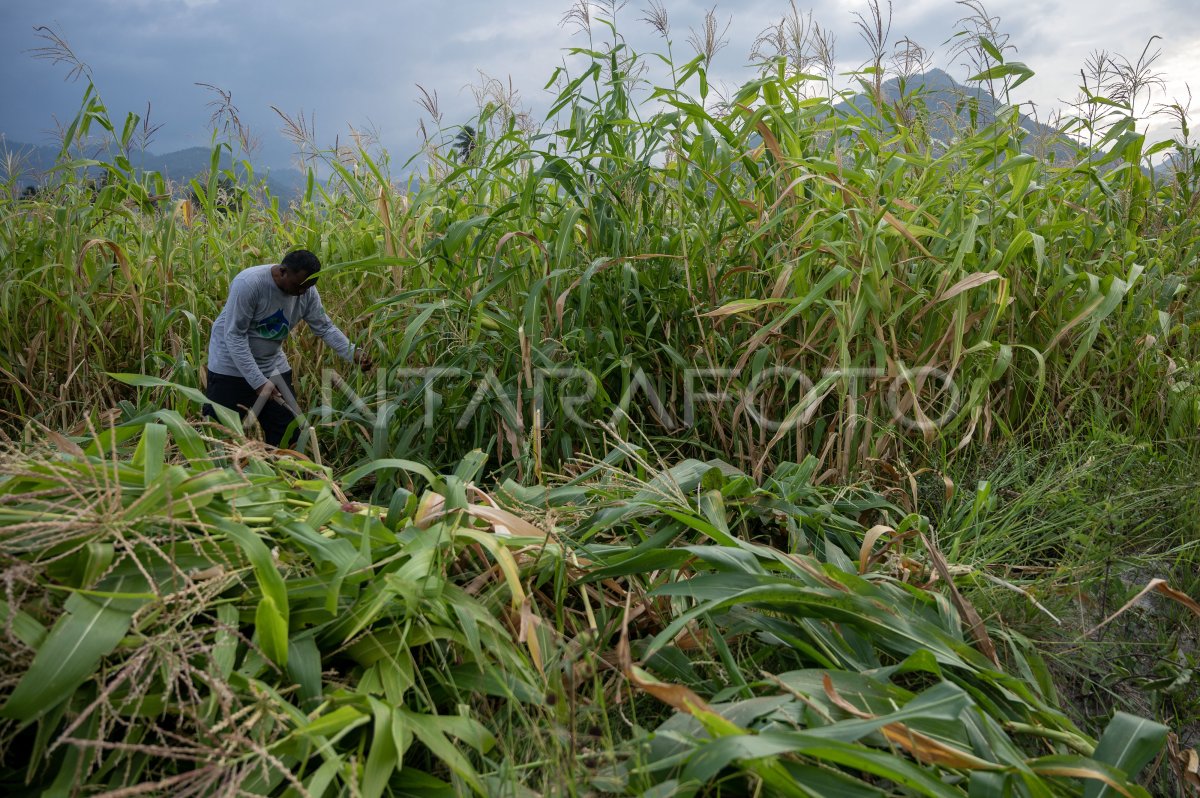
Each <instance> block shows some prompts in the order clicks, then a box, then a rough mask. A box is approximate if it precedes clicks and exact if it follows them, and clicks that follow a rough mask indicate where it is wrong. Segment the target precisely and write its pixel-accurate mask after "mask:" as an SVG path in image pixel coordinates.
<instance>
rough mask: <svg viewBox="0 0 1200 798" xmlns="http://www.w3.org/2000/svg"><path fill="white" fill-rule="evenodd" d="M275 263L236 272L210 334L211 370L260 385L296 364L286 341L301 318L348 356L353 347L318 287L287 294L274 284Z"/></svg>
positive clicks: (343, 356)
mask: <svg viewBox="0 0 1200 798" xmlns="http://www.w3.org/2000/svg"><path fill="white" fill-rule="evenodd" d="M272 268H274V265H273V264H266V265H263V266H251V267H250V268H248V269H245V270H243V271H241V272H239V273H238V274H237V275H236V276H235V277H234V278H233V282H231V283H230V284H229V299H227V300H226V301H225V307H224V308H223V309H222V310H221V315H219V316H217V320H216V321H215V322H214V323H213V329H212V337H211V338H209V340H208V370H209V371H212V372H215V373H217V374H224V375H226V376H230V377H237V376H240V377H242V378H243V379H245V380H246V382H248V383H250V387H252V388H254V389H256V390H257V389H258V388H259V387H261V386H262V385H263V383H265V382H266V381H267V378H268V377H269V376H271V375H273V374H276V373H283V372H286V371H289V370H290V369H291V366H290V365H289V364H288V360H287V355H285V354H284V353H283V342H284V340H285V339H286V338H287V336H288V333H289V332H290V331H291V329H292V327H294V326H295V325H296V324H297V323H299V322H300V321H305V322H307V323H308V326H309V328H311V329H312V331H313V332H314V333H316V334H317V335H318V336H320V337H321V339H322V340H324V341H325V343H327V344H329V345H330V346H331V347H333V350H334V351H335V352H337V354H338V355H339V356H340V357H342V358H343V359H346V360H349V359H350V358H351V356H352V355H353V353H354V347H353V346H352V345H351V343H350V340H349V339H348V338H346V336H345V335H344V334H343V333H342V331H341V330H339V329H338V328H337V327H336V326H334V324H333V322H331V321H330V320H329V317H328V316H327V315H325V308H324V307H323V306H322V305H321V296H320V294H318V293H317V289H316V287H315V286H314V287H312V288H310V289H308V290H307V291H306V292H304V293H303V294H302V295H300V296H292V295H290V294H285V293H284V292H283V291H281V290H279V287H278V286H277V285H275V279H274V278H273V277H272V276H271V269H272Z"/></svg>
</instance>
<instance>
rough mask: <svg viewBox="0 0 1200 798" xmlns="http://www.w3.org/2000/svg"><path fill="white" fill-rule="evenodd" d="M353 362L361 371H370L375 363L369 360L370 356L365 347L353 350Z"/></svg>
mask: <svg viewBox="0 0 1200 798" xmlns="http://www.w3.org/2000/svg"><path fill="white" fill-rule="evenodd" d="M354 362H355V363H357V364H358V367H359V368H360V369H362V370H363V371H370V370H371V369H373V368H375V363H374V362H373V361H372V360H371V356H370V355H368V354H367V350H365V349H355V350H354Z"/></svg>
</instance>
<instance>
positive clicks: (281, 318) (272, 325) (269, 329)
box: [254, 309, 292, 341]
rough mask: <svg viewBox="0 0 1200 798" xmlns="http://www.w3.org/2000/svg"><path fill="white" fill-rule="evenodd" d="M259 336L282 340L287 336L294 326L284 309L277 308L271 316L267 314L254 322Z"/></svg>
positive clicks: (269, 339)
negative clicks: (284, 313)
mask: <svg viewBox="0 0 1200 798" xmlns="http://www.w3.org/2000/svg"><path fill="white" fill-rule="evenodd" d="M254 326H255V328H256V331H257V332H258V334H259V336H260V337H262V338H266V339H267V340H268V341H282V340H283V339H284V338H287V336H288V331H289V330H290V329H291V328H292V326H291V323H290V322H289V321H288V318H287V316H285V315H283V310H282V309H280V310H277V311H275V313H273V314H272V315H270V316H267V317H266V318H265V319H262V320H261V321H257V322H255V324H254Z"/></svg>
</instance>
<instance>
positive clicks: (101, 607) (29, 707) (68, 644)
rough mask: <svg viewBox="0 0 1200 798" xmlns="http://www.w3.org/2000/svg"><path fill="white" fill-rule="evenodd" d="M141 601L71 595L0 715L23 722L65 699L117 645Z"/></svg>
mask: <svg viewBox="0 0 1200 798" xmlns="http://www.w3.org/2000/svg"><path fill="white" fill-rule="evenodd" d="M142 603H144V602H141V601H137V600H130V599H116V598H106V599H102V600H99V601H97V600H94V599H92V598H87V597H84V596H82V595H80V594H78V593H72V594H71V595H70V596H69V597H68V598H67V601H66V604H65V607H64V609H65V612H64V614H63V615H62V617H60V618H59V619H58V621H56V622H55V624H54V627H53V628H52V629H51V630H50V633H49V634H48V635H47V636H46V639H45V640H44V641H43V642H42V644H41V646H39V647H38V650H37V654H35V655H34V658H33V662H32V663H31V664H30V666H29V670H27V671H26V672H25V673H24V675H23V676H22V677H21V680H20V681H19V682H18V683H17V686H16V688H15V689H14V690H13V692H12V695H10V696H9V698H8V701H6V702H5V703H4V706H3V707H0V716H3V717H6V718H12V719H14V720H19V721H21V722H22V723H28V722H29V721H31V720H34V719H35V718H37V717H39V716H41V715H43V714H45V713H46V712H48V711H50V710H51V709H53V708H54V707H55V706H57V705H58V704H59V703H60V702H61V701H63V700H64V699H66V698H67V697H68V696H69V695H70V694H71V693H73V692H74V691H75V689H76V688H77V687H79V685H81V684H83V682H84V681H86V680H87V679H88V677H90V676H91V675H92V674H93V673H94V672H95V670H96V668H97V667H98V666H99V665H100V660H101V659H103V658H104V656H105V655H107V654H109V653H111V652H112V650H113V649H114V648H116V646H117V643H119V642H120V641H121V638H123V637H124V636H125V633H126V632H128V631H129V625H130V623H131V621H132V618H133V612H134V611H135V610H136V609H137V608H138V607H139V606H141V604H142Z"/></svg>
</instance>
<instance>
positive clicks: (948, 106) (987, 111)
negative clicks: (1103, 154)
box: [835, 69, 1076, 163]
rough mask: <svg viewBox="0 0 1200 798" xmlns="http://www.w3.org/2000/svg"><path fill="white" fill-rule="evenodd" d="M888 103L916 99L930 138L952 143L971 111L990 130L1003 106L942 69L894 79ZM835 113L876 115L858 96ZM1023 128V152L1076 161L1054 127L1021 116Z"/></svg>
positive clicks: (887, 87)
mask: <svg viewBox="0 0 1200 798" xmlns="http://www.w3.org/2000/svg"><path fill="white" fill-rule="evenodd" d="M881 89H882V93H883V98H884V100H885V101H886V102H888V103H889V104H890V103H895V102H898V101H899V100H900V99H901V96H902V94H906V95H908V96H910V97H913V96H916V97H918V98H920V100H921V101H922V102H923V103H924V105H925V110H926V111H927V114H926V115H925V124H926V126H927V129H928V131H929V134H930V136H931V137H932V138H933V139H935V140H936V141H943V142H948V141H949V140H950V139H951V138H953V137H954V136H955V135H956V130H957V129H960V128H962V127H966V126H968V125H970V124H971V109H972V106H973V107H974V110H975V114H976V117H975V122H974V124H975V125H976V126H977V127H980V128H983V127H986V126H988V125H990V124H992V122H994V121H995V120H996V112H997V111H998V110H999V109H1000V108H1001V107H1002V106H1003V103H1001V102H1000V101H998V100H997V99H996V98H993V97H992V95H991V94H989V93H988V91H987V90H986V89H985V88H982V87H978V86H967V85H964V84H962V83H959V82H958V81H957V80H955V79H954V78H952V77H950V75H948V74H947V73H946V72H944V71H942V70H940V69H931V70H929V71H928V72H926V73H924V74H922V75H913V76H911V77H908V78H906V79H905V80H904V81H903V82H902V81H901V79H900V78H891V79H889V80H887V81H884V83H883V85H882V86H881ZM835 110H836V111H838V112H839V113H842V114H852V113H861V114H863V115H868V116H869V115H872V114H874V113H875V109H874V108H873V107H872V103H871V98H870V97H869V96H867V95H866V94H857V95H855V96H854V97H853V98H852V99H851V100H850V101H849V102H843V103H839V104H838V105H837V106H836V107H835ZM1019 124H1020V126H1021V127H1022V128H1023V129H1024V130H1026V131H1027V132H1028V133H1029V135H1028V136H1026V138H1025V140H1024V141H1023V142H1022V145H1021V148H1022V149H1023V150H1024V151H1025V152H1028V153H1031V154H1035V155H1038V156H1040V157H1043V158H1046V159H1047V160H1052V161H1055V162H1058V163H1066V162H1069V161H1071V160H1072V159H1073V158H1074V157H1076V153H1075V148H1074V147H1073V146H1072V145H1071V143H1070V141H1069V140H1068V139H1067V138H1066V137H1065V136H1064V135H1063V134H1062V133H1060V132H1059V131H1058V130H1056V129H1055V128H1053V127H1051V126H1050V125H1044V124H1042V123H1041V122H1038V121H1037V120H1035V119H1033V118H1032V117H1030V116H1028V115H1026V114H1020V115H1019Z"/></svg>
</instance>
